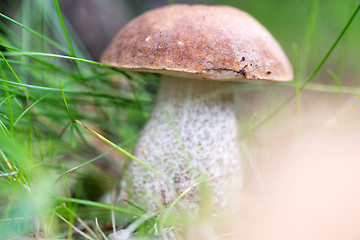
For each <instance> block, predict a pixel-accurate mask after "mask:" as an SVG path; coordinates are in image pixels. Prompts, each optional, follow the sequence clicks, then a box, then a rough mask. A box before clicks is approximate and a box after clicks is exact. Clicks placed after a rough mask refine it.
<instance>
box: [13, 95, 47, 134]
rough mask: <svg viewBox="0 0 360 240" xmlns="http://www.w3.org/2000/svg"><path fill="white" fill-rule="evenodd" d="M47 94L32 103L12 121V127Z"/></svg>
mask: <svg viewBox="0 0 360 240" xmlns="http://www.w3.org/2000/svg"><path fill="white" fill-rule="evenodd" d="M48 95H49V94H46V95H45V96H42V97H41V98H39V99H38V100H36V101H35V102H33V103H32V104H31V105H30V106H28V107H27V108H26V109H25V110H24V111H23V112H22V113H21V114H20V115H19V116H18V117H17V118H16V120H15V121H14V127H15V126H16V124H17V123H18V122H19V121H20V119H21V118H22V117H23V116H24V115H25V114H26V113H27V112H28V111H29V110H30V109H31V108H32V107H34V106H35V105H36V104H38V103H39V102H40V101H42V100H43V99H44V98H46V97H47V96H48Z"/></svg>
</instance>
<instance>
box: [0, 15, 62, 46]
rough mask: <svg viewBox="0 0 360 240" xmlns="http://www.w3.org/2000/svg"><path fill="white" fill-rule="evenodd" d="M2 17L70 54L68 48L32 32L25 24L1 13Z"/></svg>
mask: <svg viewBox="0 0 360 240" xmlns="http://www.w3.org/2000/svg"><path fill="white" fill-rule="evenodd" d="M0 17H3V18H5V19H6V20H8V21H10V22H12V23H14V24H15V25H18V26H19V27H21V28H23V29H25V30H27V31H29V32H31V33H32V34H33V35H35V36H37V37H39V38H41V39H42V40H44V41H46V42H47V43H49V44H51V45H52V46H54V47H56V48H57V49H59V50H61V51H62V52H64V53H68V51H67V50H66V48H64V47H63V46H61V45H60V44H59V43H57V42H55V41H54V40H51V39H50V38H48V37H46V36H44V35H42V34H41V33H38V32H37V31H35V30H32V29H31V28H29V27H26V26H24V25H23V24H21V23H19V22H17V21H15V20H14V19H12V18H10V17H8V16H6V15H4V14H2V13H0Z"/></svg>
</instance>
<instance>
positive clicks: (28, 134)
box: [0, 0, 360, 239]
mask: <svg viewBox="0 0 360 240" xmlns="http://www.w3.org/2000/svg"><path fill="white" fill-rule="evenodd" d="M9 2H10V5H11V4H12V5H13V8H14V9H18V11H17V12H16V14H15V16H14V17H9V16H6V15H5V14H3V13H0V18H1V21H0V214H1V219H0V235H1V236H2V238H4V239H7V238H11V237H17V236H33V237H44V238H55V239H57V238H59V239H60V238H61V239H62V238H69V239H70V238H74V239H78V238H85V239H106V237H105V236H107V235H108V234H109V233H111V232H112V231H113V228H114V227H113V225H114V224H115V222H116V225H117V229H121V228H125V227H128V229H130V230H131V231H137V234H138V235H140V236H153V235H157V234H161V232H162V231H166V230H168V229H169V228H172V227H174V228H177V227H179V226H181V224H183V223H184V222H186V219H185V217H184V219H180V220H179V218H181V217H176V218H173V219H171V218H172V216H171V213H172V210H173V208H174V206H175V204H176V202H174V203H173V204H172V205H170V206H169V207H167V208H165V209H164V210H163V211H160V212H150V213H147V212H146V211H144V210H143V209H142V208H141V206H137V205H136V203H130V202H122V203H113V204H104V203H99V202H98V201H99V200H100V197H101V196H102V194H103V193H105V192H107V191H109V190H112V189H116V186H117V184H118V178H119V176H120V175H121V174H122V172H121V170H122V168H123V166H124V165H125V164H126V159H127V157H129V158H133V159H134V157H133V156H131V154H130V152H131V149H132V148H133V146H134V143H135V141H136V139H137V137H138V136H139V132H140V129H141V127H142V126H143V124H144V123H145V121H146V119H147V118H148V116H149V114H150V110H151V107H152V103H153V99H154V95H155V86H156V84H157V79H156V78H155V77H154V76H151V75H145V74H144V75H143V74H133V73H124V72H121V71H117V70H114V69H111V68H109V67H107V66H106V65H103V64H101V63H99V62H97V61H94V60H91V56H89V55H88V53H87V51H86V50H85V49H84V46H83V44H82V43H81V42H80V41H77V40H74V39H75V37H73V35H72V30H71V31H69V29H70V25H69V24H68V23H67V22H66V19H64V16H63V14H62V11H61V8H60V7H59V4H58V1H57V0H54V1H48V2H46V3H44V1H41V0H32V1H23V3H22V4H20V3H18V2H17V1H9ZM168 2H169V3H174V2H175V1H168ZM289 2H292V3H294V1H289ZM331 2H332V3H333V4H334V6H335V5H336V3H335V2H336V1H331ZM225 3H228V4H230V5H233V6H236V5H237V2H236V1H235V2H232V1H225ZM225 3H223V4H225ZM347 3H348V6H345V7H342V8H341V9H339V12H340V13H339V14H338V15H337V18H336V19H335V20H334V22H333V25H336V26H337V27H336V28H335V29H336V31H335V32H337V34H338V35H337V36H334V33H333V32H334V30H333V29H332V30H331V31H330V30H329V29H325V30H321V31H320V33H319V32H318V31H319V28H320V27H321V26H323V25H324V21H325V20H324V19H323V18H321V16H322V15H324V14H325V16H330V14H329V13H326V12H322V11H325V10H322V8H321V4H322V3H320V2H319V1H315V0H314V1H309V9H310V13H309V14H308V16H307V14H303V15H304V16H305V17H307V21H303V22H306V24H305V27H304V26H303V25H304V24H303V22H301V23H295V22H294V21H295V20H291V21H290V22H289V25H290V23H294V24H295V25H296V26H298V27H299V28H301V29H303V31H299V32H297V33H295V35H296V36H297V37H299V38H298V39H300V40H295V41H289V42H288V43H287V44H283V45H284V47H285V49H286V50H287V51H288V52H290V51H291V46H293V52H294V54H293V58H294V61H293V62H294V64H295V72H296V79H297V81H295V82H294V83H284V84H282V85H281V86H280V87H273V88H271V89H270V90H269V88H268V84H262V83H260V84H259V83H256V84H248V85H247V86H246V87H241V89H239V91H243V92H246V91H261V92H262V93H266V95H268V96H269V98H270V99H271V98H273V99H271V100H270V101H269V102H270V104H269V106H267V108H266V109H264V108H259V109H258V110H259V111H258V112H257V113H256V117H254V115H251V117H250V119H247V118H244V120H241V121H243V122H241V123H240V124H241V125H242V126H243V127H244V128H246V129H247V131H246V132H247V137H246V138H247V139H248V140H249V141H251V144H252V145H253V144H255V143H254V142H253V141H255V140H254V138H255V137H258V136H256V135H259V134H260V135H263V136H265V135H266V131H267V130H268V129H269V128H267V127H266V126H268V125H271V124H273V122H272V118H273V117H276V115H277V114H281V113H283V112H287V111H289V110H288V109H285V108H288V107H289V104H291V102H292V100H293V99H294V98H295V99H296V103H297V109H298V112H297V115H298V116H297V118H298V124H299V125H300V124H301V118H302V114H303V113H302V111H301V110H300V108H301V106H302V105H303V104H304V99H303V95H302V93H301V92H302V91H304V90H307V91H312V92H317V93H319V94H321V93H327V94H352V95H356V96H359V95H360V91H359V89H358V88H357V87H351V85H355V84H358V83H359V76H360V73H359V70H358V66H357V64H355V63H353V61H350V60H348V58H350V59H357V60H359V59H358V57H357V56H359V55H357V54H358V53H359V51H360V50H359V48H358V47H357V48H356V46H357V43H358V42H359V41H358V40H360V34H359V33H358V32H356V31H355V28H354V26H352V25H356V26H357V27H358V26H359V24H360V22H359V18H356V16H357V14H358V12H359V9H360V5H359V4H358V3H357V2H356V1H350V0H349V1H347ZM258 4H259V2H256V1H253V2H251V1H247V2H246V4H245V5H244V6H243V7H240V6H239V7H240V8H243V9H244V10H248V11H249V12H250V13H252V14H253V15H254V16H255V17H257V16H259V15H260V13H261V12H263V11H264V8H265V7H260V8H259V6H258ZM266 4H268V8H267V9H273V10H274V11H275V10H277V11H279V12H281V10H279V9H277V8H276V6H278V5H277V2H276V1H275V0H272V1H268V2H267V3H266ZM271 4H273V5H271ZM287 4H290V3H287ZM330 6H332V5H331V4H330ZM287 9H288V10H289V9H291V7H289V6H287ZM304 9H305V10H306V9H307V8H303V7H301V8H300V10H299V11H305V10H304ZM334 9H336V6H335V7H334ZM343 12H347V13H343ZM301 13H304V12H300V13H297V14H301ZM342 13H343V14H342ZM326 14H328V15H326ZM50 16H51V17H50ZM260 16H264V15H260ZM265 16H266V14H265ZM268 19H269V18H268ZM268 19H267V20H268ZM260 20H261V19H260ZM267 20H266V21H264V22H267V23H268V24H269V25H268V26H267V27H269V28H270V30H272V29H271V28H273V27H274V26H275V25H276V23H277V20H276V19H271V20H269V21H267ZM305 20H306V19H305ZM274 28H275V27H274ZM282 29H285V30H282ZM289 29H292V27H291V26H287V27H286V26H285V27H278V28H276V29H275V30H274V32H275V33H278V34H277V35H276V34H275V35H276V36H280V42H282V43H283V42H284V41H285V40H289V39H290V40H294V39H291V37H289V35H291V33H289V32H286V33H284V32H282V31H289ZM341 29H343V30H342V31H341ZM326 30H327V31H328V32H326ZM304 33H305V34H304ZM302 35H304V36H303V37H300V36H302ZM324 38H326V39H331V41H330V42H333V43H332V44H331V43H330V42H329V41H325V43H322V44H321V47H320V50H319V51H317V50H314V48H315V47H314V46H315V45H317V44H319V42H323V41H324ZM342 41H345V43H346V44H343V45H341V43H342ZM292 44H293V45H292ZM299 46H301V47H299ZM351 46H353V47H354V46H355V50H349V49H350V47H351ZM336 47H337V48H340V50H339V51H337V52H336V50H335V48H336ZM324 48H326V49H325V51H324ZM289 55H291V54H289ZM333 55H335V57H334V58H332V56H333ZM309 59H310V60H309ZM316 61H317V62H316ZM349 61H350V63H349V64H348V65H347V64H344V63H342V62H349ZM314 66H315V67H314ZM308 69H313V71H312V72H310V73H308ZM327 69H330V70H328V72H329V74H328V75H330V76H331V78H330V79H331V80H330V81H329V77H328V76H327V75H326V72H327V71H326V70H327ZM346 72H350V73H351V74H350V78H352V79H351V81H348V80H347V79H346V78H348V76H346V75H345V73H346ZM305 76H308V77H305ZM315 76H317V79H316V82H313V81H314V80H315V79H314V77H315ZM348 83H349V86H346V84H348ZM274 92H275V93H276V94H274ZM289 92H290V94H289ZM293 92H294V93H293ZM358 100H359V98H357V99H355V100H354V101H353V102H352V105H351V108H350V109H349V111H348V112H347V114H345V116H343V117H344V118H350V117H351V113H353V112H354V111H355V109H356V107H357V103H358ZM269 109H270V110H269ZM249 126H250V127H249ZM249 129H250V130H249ZM107 144H109V146H108V145H107ZM114 148H115V149H116V150H118V151H114ZM253 151H256V149H253ZM120 152H121V153H120ZM126 156H127V157H126ZM114 159H115V160H114ZM134 160H137V161H139V162H141V160H140V159H134ZM143 165H144V167H147V168H149V169H152V168H151V166H147V165H145V164H143ZM253 166H256V164H254V165H253ZM255 168H256V167H255ZM152 170H153V171H156V169H152ZM258 179H261V177H260V176H258ZM88 185H91V187H90V188H91V189H89V187H87V186H88ZM183 194H186V192H184V193H183ZM179 198H181V196H179ZM174 219H176V220H178V221H179V223H178V224H176V221H175V220H174Z"/></svg>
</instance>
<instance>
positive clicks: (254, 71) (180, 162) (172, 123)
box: [101, 4, 293, 209]
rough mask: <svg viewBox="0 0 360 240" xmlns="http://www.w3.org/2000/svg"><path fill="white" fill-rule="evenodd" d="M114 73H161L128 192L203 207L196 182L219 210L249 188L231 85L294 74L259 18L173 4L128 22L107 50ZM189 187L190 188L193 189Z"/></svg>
mask: <svg viewBox="0 0 360 240" xmlns="http://www.w3.org/2000/svg"><path fill="white" fill-rule="evenodd" d="M101 61H102V62H103V63H105V64H107V65H110V66H112V67H114V68H118V69H122V70H129V71H138V72H150V73H157V74H160V83H159V88H158V92H157V97H156V101H155V106H154V107H153V111H152V114H151V117H150V119H149V121H148V122H147V124H146V126H145V128H144V130H143V132H142V135H141V136H140V138H139V140H138V142H137V144H136V147H135V149H134V152H133V154H134V155H135V156H136V157H137V158H139V159H141V160H142V161H143V162H144V163H146V164H147V165H149V166H151V167H152V168H155V169H157V170H158V171H159V173H160V174H155V173H153V172H151V171H149V170H148V169H146V168H144V167H143V166H141V165H140V164H138V163H137V162H131V163H130V166H129V168H128V170H127V173H126V175H127V176H128V177H127V178H128V179H131V181H125V182H127V186H126V187H125V188H126V191H127V192H128V193H129V194H130V193H131V196H130V197H131V198H132V199H137V202H140V203H143V204H145V206H147V207H148V208H150V209H154V208H157V207H159V206H158V204H159V203H161V204H165V205H166V204H169V203H171V202H172V201H174V200H175V199H176V198H177V197H178V196H179V195H180V194H181V193H183V192H187V193H186V194H185V195H184V196H183V197H182V199H181V201H182V202H184V203H186V204H187V206H189V207H191V206H194V207H195V208H197V207H198V205H199V201H200V199H201V196H200V195H201V194H199V190H198V187H197V183H198V182H205V183H206V185H207V186H208V188H209V189H211V201H212V203H213V204H214V205H215V206H221V205H224V203H226V201H225V195H226V189H228V188H229V187H230V188H232V187H240V188H241V186H242V185H243V179H242V178H243V176H242V175H243V174H242V173H241V170H242V168H243V164H242V160H241V156H240V150H239V141H238V127H237V118H236V114H235V106H234V103H233V91H232V82H234V81H253V80H255V79H262V80H269V81H287V80H291V79H292V78H293V71H292V67H291V64H290V63H289V61H288V59H287V57H286V55H285V54H284V52H283V51H282V49H281V47H280V46H279V44H278V43H277V42H276V40H275V39H274V38H273V36H272V35H271V34H270V33H269V32H268V31H267V30H266V29H265V28H264V27H263V26H262V25H261V24H260V23H259V22H257V21H256V20H255V19H254V18H253V17H251V16H250V15H249V14H247V13H245V12H243V11H240V10H238V9H235V8H232V7H227V6H204V5H182V4H175V5H169V6H165V7H161V8H157V9H154V10H151V11H148V12H146V13H144V14H142V15H140V16H139V17H137V18H135V19H134V20H132V21H131V22H130V23H128V24H127V25H126V26H125V27H124V28H123V29H122V30H120V32H119V33H118V34H117V36H116V37H115V38H114V40H113V41H112V43H111V44H110V45H109V46H108V47H107V49H106V50H105V51H104V53H103V56H102V59H101ZM189 189H190V190H189Z"/></svg>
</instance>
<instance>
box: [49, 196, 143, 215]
mask: <svg viewBox="0 0 360 240" xmlns="http://www.w3.org/2000/svg"><path fill="white" fill-rule="evenodd" d="M54 199H56V200H57V201H59V202H71V203H78V204H81V205H86V206H90V207H98V208H103V209H107V210H114V211H117V212H121V213H127V214H131V215H134V216H142V215H143V213H140V212H138V211H135V210H131V209H126V208H121V207H116V206H112V205H107V204H103V203H99V202H93V201H89V200H83V199H76V198H66V197H58V196H54Z"/></svg>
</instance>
